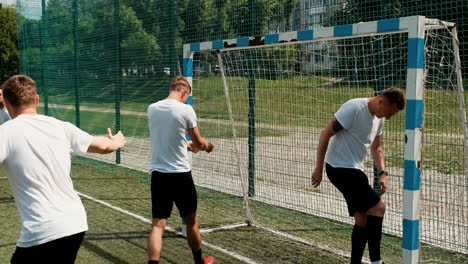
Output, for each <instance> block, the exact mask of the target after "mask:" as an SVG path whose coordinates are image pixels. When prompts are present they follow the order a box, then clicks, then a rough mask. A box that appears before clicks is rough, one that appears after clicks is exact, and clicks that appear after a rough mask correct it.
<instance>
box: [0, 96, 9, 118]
mask: <svg viewBox="0 0 468 264" xmlns="http://www.w3.org/2000/svg"><path fill="white" fill-rule="evenodd" d="M10 119H11V118H10V115H9V114H8V110H7V109H6V107H5V104H4V103H3V92H2V89H0V125H1V124H3V123H5V122H6V121H8V120H10Z"/></svg>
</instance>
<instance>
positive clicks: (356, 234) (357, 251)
mask: <svg viewBox="0 0 468 264" xmlns="http://www.w3.org/2000/svg"><path fill="white" fill-rule="evenodd" d="M366 243H367V229H366V228H365V227H360V226H358V225H354V228H353V233H352V235H351V264H361V263H362V262H361V261H362V255H363V254H364V249H365V248H366Z"/></svg>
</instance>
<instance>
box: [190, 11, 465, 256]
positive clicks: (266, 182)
mask: <svg viewBox="0 0 468 264" xmlns="http://www.w3.org/2000/svg"><path fill="white" fill-rule="evenodd" d="M421 21H423V22H421ZM418 23H420V24H421V25H422V27H417V25H414V24H418ZM453 26H454V25H453V24H450V23H445V22H441V21H438V20H429V19H424V18H423V17H410V18H402V19H392V20H386V21H383V22H382V21H379V22H368V23H359V24H356V25H346V26H338V27H332V28H324V29H317V30H304V31H299V32H287V33H279V34H270V35H267V36H263V37H251V38H240V39H234V40H224V41H213V42H207V43H192V44H187V45H185V66H184V70H185V76H186V77H187V78H188V79H189V80H190V81H192V82H193V106H194V108H195V110H196V112H197V115H198V118H199V121H200V129H201V130H202V132H205V134H208V136H207V138H209V139H210V140H212V141H213V142H214V144H215V146H216V148H217V149H218V153H219V154H217V155H216V156H197V155H193V164H194V165H193V167H194V171H195V174H196V175H197V177H196V181H197V184H199V185H202V186H205V187H208V188H210V189H214V190H217V191H220V192H223V193H228V194H233V195H235V196H237V197H240V199H242V200H243V202H244V208H245V215H244V219H245V220H247V221H248V222H249V223H251V224H252V225H253V226H255V227H257V228H260V229H262V230H265V231H268V232H272V233H276V235H279V236H282V237H287V238H288V239H295V240H298V241H302V242H304V243H308V244H311V245H314V243H315V242H314V241H318V240H320V239H318V237H319V236H321V237H323V236H329V237H330V238H331V240H330V242H329V243H328V246H330V247H335V248H334V250H336V251H338V252H339V251H340V250H341V251H343V252H344V254H345V255H346V252H347V251H348V250H349V249H348V248H347V247H342V246H338V245H333V241H332V240H333V238H332V237H333V233H334V232H342V231H341V230H339V229H338V230H337V228H336V226H335V223H336V221H337V222H344V223H349V224H352V223H354V220H353V219H352V218H350V217H349V216H348V212H347V209H346V208H347V207H346V204H345V201H344V199H343V198H342V195H341V194H340V193H339V192H338V191H337V190H336V188H334V186H332V184H331V183H330V182H329V180H328V178H327V176H326V173H325V172H324V178H323V181H322V184H321V185H320V187H319V188H317V189H315V188H313V187H312V185H311V173H312V170H313V169H314V166H315V152H316V147H317V143H318V138H319V135H320V132H321V130H322V129H323V128H324V127H325V126H326V124H327V123H328V122H329V121H330V119H331V118H332V117H333V115H334V113H335V112H336V111H337V110H338V108H339V107H340V106H341V105H342V104H343V103H344V102H346V101H347V100H349V99H352V98H360V97H373V96H375V95H378V94H379V93H380V92H381V91H382V90H384V89H385V88H389V87H400V88H402V89H405V91H406V94H407V107H406V109H405V111H402V112H401V113H399V114H397V115H396V116H394V117H392V118H391V119H390V120H386V121H385V126H384V134H383V136H382V139H383V149H384V153H385V163H386V167H387V170H388V171H389V173H390V174H389V177H388V179H389V189H388V191H387V193H385V195H384V196H383V200H384V202H385V204H386V216H385V218H384V232H386V233H388V234H392V235H396V236H403V250H404V251H407V256H406V257H408V258H410V259H413V260H414V259H415V258H417V256H416V257H415V256H414V251H415V250H416V252H417V250H418V249H419V243H428V244H432V245H436V246H439V247H443V248H446V249H450V250H455V251H459V252H464V253H468V244H467V243H468V242H467V241H468V237H467V234H468V209H467V207H466V204H468V201H467V197H468V193H467V192H468V191H467V190H468V184H467V182H468V179H467V142H466V141H467V130H466V120H465V103H464V100H465V94H464V92H463V87H462V83H461V82H462V77H461V70H460V62H459V57H458V50H457V49H458V47H457V45H458V43H457V42H458V40H457V36H456V31H455V30H454V27H453ZM423 127H424V129H422V128H423ZM364 164H365V173H366V174H367V175H368V176H369V181H370V182H371V183H372V182H373V181H374V166H373V162H372V159H371V157H370V155H368V158H367V160H366V161H365V163H364ZM266 205H269V206H266ZM271 205H273V206H274V207H271ZM272 208H273V209H272ZM226 214H229V212H226ZM405 214H407V215H406V216H405ZM312 216H313V217H312ZM314 217H319V218H317V219H321V220H316V219H315V218H314ZM234 219H238V216H236V217H235V218H234ZM405 225H409V227H408V226H406V227H405ZM405 228H409V229H408V230H407V231H406V232H408V233H406V234H405V230H404V229H405ZM415 230H416V231H419V236H417V237H414V235H411V234H410V233H412V231H415ZM407 234H409V235H408V236H409V237H408V236H407ZM405 236H406V237H405ZM405 243H406V245H405ZM415 243H416V244H417V246H415V245H414V244H415ZM416 255H417V254H416Z"/></svg>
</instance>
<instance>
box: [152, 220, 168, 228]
mask: <svg viewBox="0 0 468 264" xmlns="http://www.w3.org/2000/svg"><path fill="white" fill-rule="evenodd" d="M166 222H167V220H166V219H153V223H152V227H153V228H158V229H165V228H166Z"/></svg>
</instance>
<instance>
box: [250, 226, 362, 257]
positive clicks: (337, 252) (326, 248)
mask: <svg viewBox="0 0 468 264" xmlns="http://www.w3.org/2000/svg"><path fill="white" fill-rule="evenodd" d="M253 227H254V228H258V229H262V230H265V231H267V232H270V233H273V234H275V235H277V236H280V237H285V238H289V239H291V240H295V241H297V242H300V243H302V244H304V245H307V246H311V247H314V248H318V249H321V250H323V251H326V252H328V253H332V254H333V255H337V256H340V257H343V258H346V259H351V256H350V255H349V254H348V253H346V252H344V251H341V250H338V249H333V248H330V247H329V246H327V245H324V244H320V243H316V242H311V241H309V240H306V239H303V238H300V237H297V236H293V235H290V234H287V233H283V232H280V231H276V230H273V229H271V228H268V227H263V226H258V225H253ZM362 262H363V263H366V264H370V261H369V260H368V259H366V258H363V259H362Z"/></svg>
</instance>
